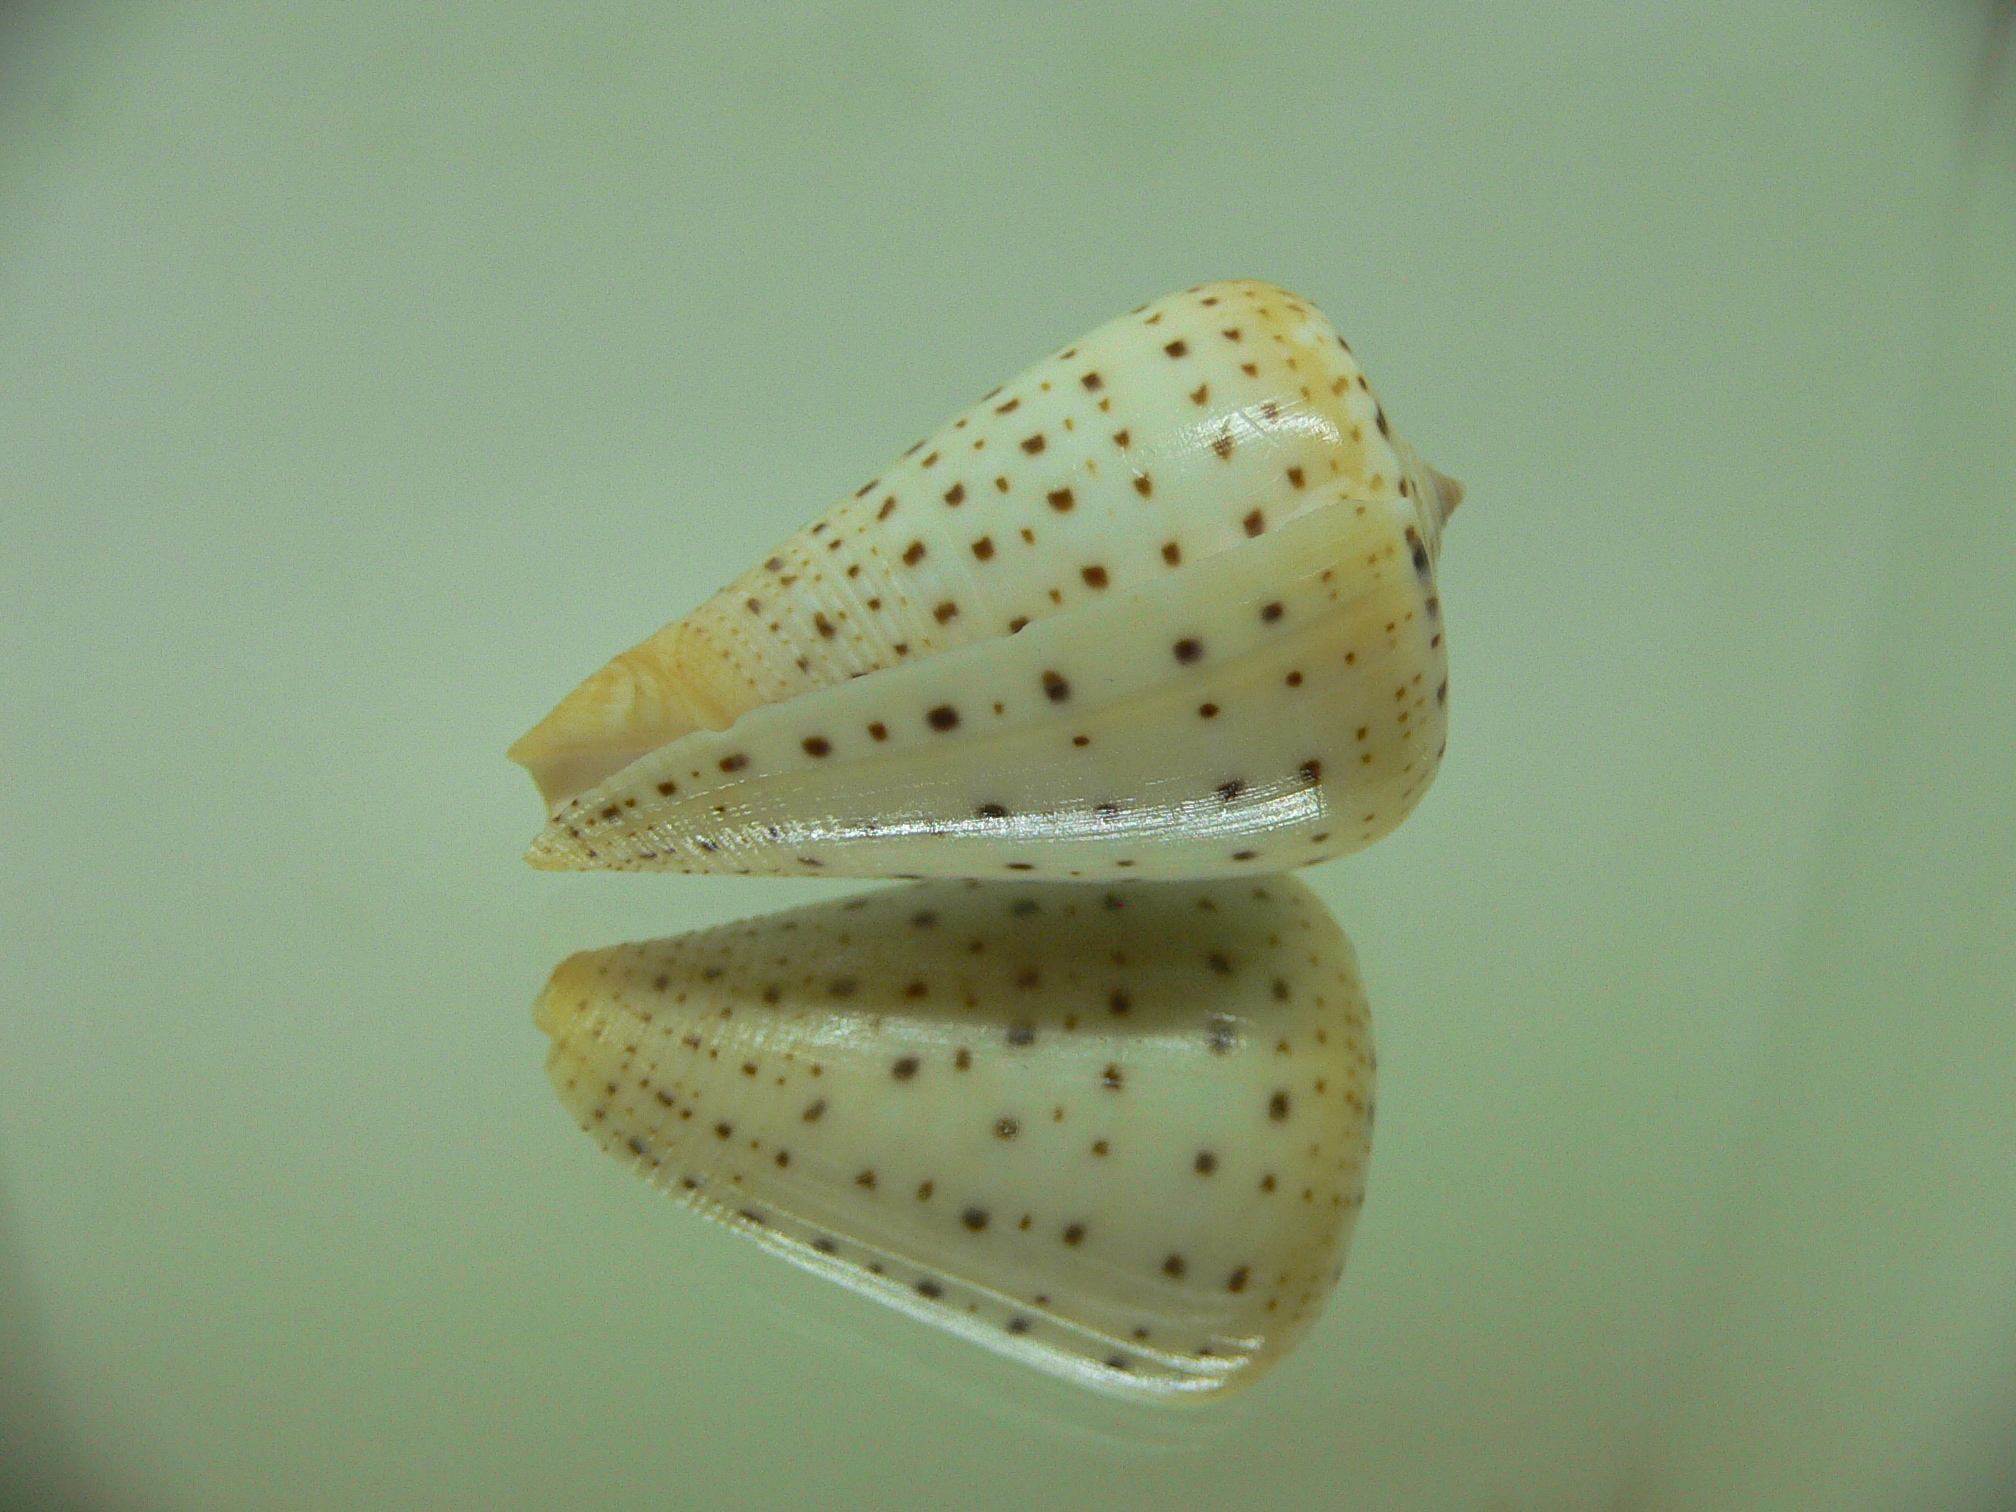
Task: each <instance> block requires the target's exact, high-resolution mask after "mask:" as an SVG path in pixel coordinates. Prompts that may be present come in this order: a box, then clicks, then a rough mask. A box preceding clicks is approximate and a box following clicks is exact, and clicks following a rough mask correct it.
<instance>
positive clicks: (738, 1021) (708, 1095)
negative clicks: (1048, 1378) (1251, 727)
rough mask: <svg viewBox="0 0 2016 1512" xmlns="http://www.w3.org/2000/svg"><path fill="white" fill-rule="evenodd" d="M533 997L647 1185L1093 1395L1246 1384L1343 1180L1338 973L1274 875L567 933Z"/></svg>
mask: <svg viewBox="0 0 2016 1512" xmlns="http://www.w3.org/2000/svg"><path fill="white" fill-rule="evenodd" d="M537 1017H538V1022H539V1025H540V1027H541V1028H542V1029H543V1030H545V1032H546V1033H547V1034H548V1035H549V1036H550V1037H551V1040H552V1049H551V1053H550V1055H549V1058H548V1063H547V1064H548V1071H549V1074H550V1075H551V1077H552V1079H553V1083H554V1086H555V1088H556V1089H557V1090H558V1091H559V1093H560V1097H561V1100H562V1101H563V1102H564V1103H565V1104H566V1106H567V1107H568V1109H569V1110H570V1111H571V1112H572V1113H573V1114H574V1116H575V1117H576V1118H577V1119H578V1121H579V1122H580V1124H581V1126H582V1128H584V1129H585V1130H587V1131H589V1132H590V1133H591V1134H593V1135H594V1137H595V1138H596V1140H597V1141H598V1142H599V1143H600V1144H601V1145H602V1146H603V1148H605V1149H607V1150H608V1151H609V1152H610V1153H611V1154H613V1155H615V1156H616V1157H617V1158H618V1159H620V1160H622V1161H624V1162H626V1163H629V1164H631V1165H633V1166H634V1167H635V1168H636V1169H637V1170H638V1171H639V1173H640V1174H642V1175H644V1176H645V1177H646V1178H647V1179H649V1180H651V1181H652V1182H654V1183H655V1184H657V1185H659V1186H660V1187H662V1188H664V1189H665V1190H667V1191H669V1192H671V1193H672V1194H673V1195H675V1196H677V1197H679V1198H681V1199H682V1200H684V1201H685V1202H687V1203H689V1204H691V1205H692V1206H694V1207H696V1208H697V1209H699V1210H700V1211H701V1212H703V1213H704V1214H706V1215H707V1216H709V1217H712V1218H715V1219H717V1220H719V1221H722V1222H725V1223H727V1224H730V1225H732V1226H733V1227H735V1228H736V1229H737V1230H739V1231H740V1232H743V1233H745V1234H748V1235H750V1236H751V1237H753V1238H756V1239H757V1240H759V1241H760V1242H762V1243H763V1244H764V1245H766V1246H767V1247H769V1248H771V1249H772V1250H774V1251H776V1252H777V1253H780V1254H782V1255H784V1256H785V1257H786V1258H788V1259H791V1260H794V1261H796V1262H797V1263H799V1264H801V1265H805V1266H807V1267H810V1268H811V1269H813V1270H816V1271H818V1272H820V1273H822V1274H825V1275H827V1276H830V1277H832V1278H834V1279H836V1280H839V1281H842V1282H844V1283H846V1284H848V1285H851V1286H853V1287H855V1288H857V1289H859V1290H862V1291H864V1292H866V1293H868V1294H869V1295H871V1296H874V1297H877V1298H879V1299H880V1300H882V1301H884V1302H888V1303H890V1304H892V1305H894V1306H897V1307H899V1308H901V1309H903V1310H904V1311H906V1312H909V1313H911V1314H913V1315H915V1316H917V1317H920V1318H923V1319H925V1320H927V1321H929V1322H932V1323H935V1324H938V1325H940V1326H943V1327H946V1328H950V1329H953V1330H955V1331H957V1332H959V1333H962V1334H964V1335H966V1336H968V1337H970V1338H972V1339H975V1340H977V1341H978V1342H980V1343H982V1344H985V1345H987V1346H988V1347H990V1348H993V1349H997V1350H1000V1351H1003V1352H1004V1353H1008V1354H1011V1355H1014V1356H1016V1357H1018V1358H1020V1359H1022V1360H1025V1361H1027V1362H1028V1363H1030V1364H1033V1365H1036V1366H1038V1367H1040V1368H1042V1369H1045V1370H1049V1371H1051V1372H1053V1373H1055V1374H1059V1375H1063V1376H1065V1377H1067V1378H1070V1379H1073V1380H1076V1381H1079V1382H1081V1383H1083V1384H1086V1385H1090V1386H1094V1387H1098V1388H1102V1389H1106V1390H1111V1391H1116V1392H1121V1393H1127V1394H1134V1395H1142V1396H1148V1397H1157V1398H1185V1397H1195V1396H1204V1395H1211V1394H1214V1393H1221V1392H1224V1391H1226V1390H1228V1389H1231V1388H1234V1387H1237V1386H1240V1385H1243V1384H1245V1383H1247V1382H1249V1381H1251V1380H1252V1379H1253V1378H1254V1377H1255V1376H1257V1375H1258V1374H1259V1373H1260V1372H1261V1371H1262V1370H1264V1369H1265V1368H1266V1367H1267V1366H1268V1365H1269V1364H1271V1363H1272V1362H1273V1361H1274V1360H1275V1359H1277V1358H1279V1356H1280V1355H1281V1353H1282V1352H1283V1351H1284V1350H1286V1349H1287V1348H1288V1347H1289V1346H1290V1345H1292V1344H1293V1343H1294V1342H1295V1340H1296V1339H1297V1338H1299V1337H1300V1336H1301V1335H1302V1334H1303V1333H1304V1332H1305V1331H1306V1330H1307V1329H1308V1328H1309V1326H1310V1324H1311V1323H1312V1322H1313V1321H1314V1319H1315V1317H1316V1315H1317V1313H1318V1312H1319V1310H1320V1309H1321V1307H1322V1305H1323V1302H1324V1300H1325V1299H1326V1298H1327V1296H1328V1295H1329V1293H1330V1291H1331V1289H1332V1287H1333V1286H1334V1285H1335V1283H1336V1280H1337V1278H1338V1276H1339V1274H1340V1273H1341V1271H1342V1268H1343V1256H1344V1250H1345V1246H1346V1244H1347V1243H1348V1240H1349V1237H1350V1233H1351V1229H1352V1226H1353V1224H1354V1222H1355V1220H1356V1216H1357V1212H1358V1210H1359V1208H1360V1206H1361V1205H1362V1203H1363V1201H1364V1189H1365V1188H1364V1183H1365V1171H1366V1162H1367V1159H1368V1156H1369V1151H1370V1139H1371V1125H1372V1111H1373V1070H1374V1066H1373V1055H1372V1045H1371V1029H1370V1023H1369V1019H1368V1015H1367V1009H1366V1005H1365V998H1364V993H1363V989H1362V988H1361V986H1360V984H1359V980H1358V974H1357V967H1356V962H1355V959H1354V957H1353V954H1352V951H1351V946H1350V943H1349V941H1348V940H1347V939H1346V938H1345V937H1344V935H1343V933H1342V931H1341V930H1339V929H1338V927H1337V925H1336V924H1335V922H1334V921H1333V920H1332V919H1331V918H1330V916H1329V915H1328V913H1327V912H1326V911H1325V910H1324V908H1323V906H1322V904H1321V903H1320V902H1318V901H1317V899H1316V898H1315V896H1314V895H1313V894H1312V893H1310V892H1309V890H1308V889H1307V888H1305V887H1304V886H1302V885H1301V884H1300V883H1298V882H1295V881H1293V880H1291V879H1289V878H1285V877H1267V878H1261V879H1257V880H1250V881H1247V880H1242V881H1237V882H1230V881H1223V882H1202V883H1183V884H1146V885H1144V884H1121V885H1116V886H1110V887H1090V888H1088V887H1080V886H1071V885H1067V884H1046V883H1036V882H1030V883H1019V884H1018V883H1010V884H1000V885H991V886H980V885H978V884H975V883H960V882H932V883H925V884H921V885H918V886H914V887H906V888H898V889H893V890H889V891H884V892H877V893H873V894H870V895H867V896H861V897H855V898H850V899H847V900H845V901H841V902H836V903H825V904H819V905H816V906H813V907H809V908H802V909H797V910H794V911H792V912H789V913H783V914H777V915H773V916H770V917H768V918H763V919H756V920H752V921H748V922H745V923H741V924H731V925H726V926H723V927H721V928H717V929H710V930H705V931H701V932H699V933H697V934H691V935H686V936H682V937H680V938H677V939H670V940H658V941H652V942H649V943H646V944H637V945H623V946H617V947H614V948H612V949H607V950H600V951H592V952H588V953H585V954H582V955H577V956H574V957H572V958H571V959H569V960H567V961H566V962H564V963H562V965H561V966H560V967H559V969H558V970H557V971H555V973H554V974H553V979H552V982H551V983H550V984H549V985H548V987H547V989H546V992H545V993H544V995H543V996H542V997H541V999H540V1001H539V1005H538V1009H537Z"/></svg>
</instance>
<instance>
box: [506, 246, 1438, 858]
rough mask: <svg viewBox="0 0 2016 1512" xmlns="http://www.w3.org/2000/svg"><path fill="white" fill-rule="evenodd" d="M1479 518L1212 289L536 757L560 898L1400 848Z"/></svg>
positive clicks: (1361, 401) (818, 546) (1282, 320)
mask: <svg viewBox="0 0 2016 1512" xmlns="http://www.w3.org/2000/svg"><path fill="white" fill-rule="evenodd" d="M1461 497H1462V490H1461V488H1460V487H1459V486H1458V485H1456V484H1455V483H1453V482H1451V481H1450V480H1449V479H1447V478H1444V477H1442V476H1441V475H1440V474H1439V473H1437V472H1435V471H1434V470H1433V469H1432V468H1429V467H1427V466H1425V465H1424V464H1423V463H1422V462H1421V460H1420V459H1419V458H1418V457H1417V456H1415V454H1414V452H1413V450H1412V449H1411V448H1410V447H1409V446H1408V445H1407V443H1406V442H1405V441H1403V440H1401V439H1400V437H1399V436H1398V435H1397V434H1396V433H1395V432H1394V430H1393V428H1392V426H1391V424H1390V423H1389V422H1388V420H1387V418H1386V412H1385V410H1384V409H1383V408H1382V407H1381V406H1380V404H1379V401H1378V399H1377V398H1376V397H1375V396H1374V395H1373V392H1372V390H1371V388H1370V386H1369V385H1368V384H1367V383H1366V380H1365V375H1364V374H1363V373H1362V372H1361V371H1360V370H1359V368H1358V365H1357V362H1356V361H1355V360H1354V359H1353V357H1352V355H1351V352H1350V349H1349V348H1348V347H1347V346H1346V345H1345V344H1344V342H1343V340H1342V338H1340V337H1339V336H1338V335H1337V333H1336V331H1335V330H1334V329H1333V328H1332V327H1331V325H1330V323H1329V321H1327V320H1326V319H1325V318H1324V317H1323V316H1322V315H1321V314H1320V313H1318V312H1317V311H1316V310H1315V309H1313V308H1311V307H1310V306H1309V305H1307V304H1306V303H1304V302H1303V301H1302V300H1300V299H1297V298H1296V297H1295V296H1294V295H1292V294H1289V293H1287V292H1285V291H1284V290H1281V289H1277V288H1274V287H1271V286H1270V285H1267V284H1261V283H1218V284H1206V285H1203V286H1201V287H1199V288H1195V289H1191V290H1189V291H1187V292H1185V293H1182V294H1177V295H1172V296H1171V297H1169V298H1167V299H1163V300H1160V301H1158V302H1157V303H1155V304H1153V305H1146V306H1143V307H1142V308H1141V309H1140V310H1137V311H1135V312H1134V313H1132V314H1130V315H1126V316H1122V317H1121V318H1120V319H1118V320H1115V321H1112V322H1110V323H1108V324H1107V325H1104V326H1101V327H1100V328H1099V329H1098V330H1096V331H1094V332H1092V333H1091V334H1090V335H1089V336H1086V337H1084V338H1083V339H1081V340H1080V341H1078V342H1077V343H1076V344H1074V345H1072V346H1069V347H1066V348H1065V349H1063V350H1062V351H1060V352H1058V353H1056V354H1055V355H1053V356H1051V357H1048V358H1046V359H1045V360H1043V361H1041V362H1039V363H1037V364H1036V365H1035V366H1034V367H1032V368H1030V369H1029V370H1028V371H1027V372H1025V373H1023V374H1022V375H1021V376H1020V377H1018V378H1016V379H1014V380H1012V381H1011V382H1010V383H1008V384H1007V385H1005V386H1003V387H1002V388H1000V389H997V390H996V391H995V392H994V393H992V394H989V395H988V396H987V397H986V398H985V399H983V400H981V401H980V402H979V403H978V404H976V405H974V406H973V407H972V408H970V409H968V410H966V411H965V412H964V413H962V414H960V415H958V416H956V417H954V418H953V419H952V420H951V421H950V422H948V423H947V424H946V425H944V426H943V427H942V428H940V429H939V430H938V431H937V432H935V433H934V434H933V435H931V436H930V437H928V438H926V439H925V440H923V441H920V442H918V443H917V445H915V446H913V447H912V448H911V449H910V450H909V451H908V452H906V453H905V454H904V456H903V457H902V458H901V459H900V460H899V461H897V462H896V463H895V464H893V465H892V466H891V467H890V468H888V469H887V470H886V471H885V472H883V473H882V474H881V475H880V476H878V477H876V478H874V479H871V480H870V481H869V482H867V483H865V484H863V485H862V486H861V487H860V488H858V489H856V490H855V491H854V493H853V494H852V495H851V496H850V497H848V498H846V499H844V500H842V501H841V502H840V503H839V504H837V505H835V506H834V507H833V508H832V509H831V510H829V511H828V512H827V513H826V514H825V515H824V516H822V517H821V518H820V519H818V520H817V521H815V522H814V523H813V524H812V525H810V526H808V527H807V528H806V529H805V530H803V531H801V532H800V533H799V534H798V535H796V536H794V537H792V538H791V539H790V540H789V541H787V542H785V543H784V544H783V545H782V546H779V547H778V548H777V549H776V550H775V551H774V552H772V553H771V554H770V555H769V556H767V557H766V558H765V559H764V561H763V562H762V564H761V565H760V566H758V567H756V568H754V569H753V570H751V571H749V572H747V573H744V574H743V575H742V576H741V577H740V578H738V579H736V581H735V582H734V583H732V584H730V585H729V586H728V587H727V588H725V589H723V590H722V591H721V592H720V593H719V594H717V595H716V596H715V597H714V598H713V599H711V600H710V601H709V602H707V603H706V604H703V605H702V606H701V607H700V608H698V609H696V610H695V611H694V612H693V613H691V614H690V615H688V616H687V617H686V618H684V619H682V620H679V621H678V622H676V623H674V624H672V625H669V626H667V627H666V628H665V629H663V630H661V631H659V632H658V633H657V634H656V635H654V636H652V637H651V638H650V639H649V640H647V641H645V642H643V643H642V644H641V645H638V646H636V647H634V648H632V649H631V650H629V651H626V652H624V653H623V654H622V655H621V656H619V657H617V658H616V659H615V660H614V661H612V662H610V663H609V664H608V665H607V666H606V667H604V668H603V669H602V670H601V671H600V672H598V673H596V674H595V675H594V676H593V677H591V678H589V679H588V680H587V681H586V682H585V683H583V684H582V685H581V686H580V687H579V688H577V689H576V690H575V691H574V692H573V693H572V694H570V695H569V696H568V697H567V698H566V699H565V700H564V701H563V702H562V703H561V704H560V706H559V707H558V708H556V709H555V710H554V711H553V712H552V713H551V714H549V715H548V716H547V717H546V718H545V719H544V720H543V721H541V722H540V723H539V724H538V725H537V726H536V727H535V728H534V729H533V730H532V731H531V732H530V733H529V734H527V735H526V736H525V737H524V738H523V739H521V740H520V741H519V742H518V743H517V744H516V745H515V746H513V747H512V750H511V756H512V758H513V759H514V760H516V761H518V762H520V763H521V764H522V765H524V766H525V767H526V768H527V769H528V770H529V771H530V772H531V773H532V775H533V777H534V778H535V779H536V780H537V782H538V784H539V788H540V791H541V792H542V794H543V795H544V796H545V798H546V800H547V803H548V805H549V809H550V813H551V820H550V822H549V823H548V825H547V827H546V829H545V831H544V833H542V834H541V835H540V836H539V837H538V838H537V840H536V841H535V842H534V844H533V846H532V849H531V853H530V856H529V858H528V859H529V860H530V861H531V862H532V864H533V865H535V866H538V867H542V868H546V869H582V868H617V869H624V870H639V869H644V870H666V871H687V872H702V871H736V872H767V873H795V874H800V875H805V874H813V873H818V874H823V875H827V876H1000V875H1002V874H1003V873H1004V872H1035V873H1040V874H1042V875H1044V876H1048V877H1080V878H1097V879H1108V878H1126V877H1130V876H1132V877H1136V878H1147V877H1152V878H1183V877H1205V876H1216V875H1232V874H1238V873H1240V872H1242V871H1279V870H1284V869H1287V868H1290V867H1295V866H1301V865H1304V864H1306V863H1308V862H1312V861H1320V860H1323V859H1325V858H1327V857H1330V856H1335V855H1340V854H1343V853H1345V852H1348V851H1352V850H1356V849H1358V848H1360V847H1362V846H1364V845H1367V844H1370V843H1371V842H1372V841H1373V840H1376V839H1377V838H1379V837H1380V836H1381V835H1383V834H1385V833H1386V832H1387V831H1389V830H1390V829H1392V828H1393V827H1394V826H1395V825H1396V824H1398V823H1399V822H1400V821H1401V819H1403V818H1404V817H1405V816H1406V815H1407V813H1408V812H1409V811H1410V810H1411V809H1412V808H1413V807H1414V805H1415V804H1416V803H1418V802H1419V801H1420V798H1421V795H1422V793H1423V792H1424V791H1425V790H1426V789H1427V786H1428V784H1429V782H1430V781H1431V780H1432V779H1433V777H1434V774H1435V770H1436V767H1437V765H1438V764H1439V761H1440V759H1441V755H1442V750H1443V744H1444V727H1445V720H1444V716H1445V701H1446V698H1447V694H1448V682H1447V670H1446V665H1445V660H1444V648H1443V643H1442V620H1441V607H1440V601H1439V599H1438V597H1437V594H1436V588H1435V561H1436V554H1437V550H1438V547H1439V544H1440V540H1441V533H1442V524H1443V521H1444V519H1445V518H1446V517H1447V516H1448V513H1449V511H1450V510H1451V509H1453V508H1454V507H1455V505H1456V503H1457V502H1458V500H1459V499H1460V498H1461Z"/></svg>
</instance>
